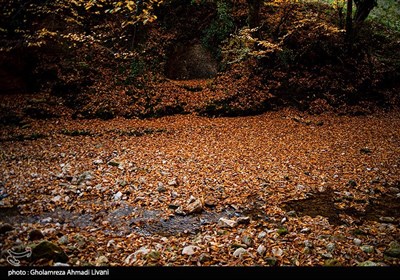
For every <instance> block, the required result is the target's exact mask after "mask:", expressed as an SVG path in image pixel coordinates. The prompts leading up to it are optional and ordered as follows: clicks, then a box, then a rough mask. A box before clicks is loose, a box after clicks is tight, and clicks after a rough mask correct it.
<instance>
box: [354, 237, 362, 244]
mask: <svg viewBox="0 0 400 280" xmlns="http://www.w3.org/2000/svg"><path fill="white" fill-rule="evenodd" d="M353 243H354V244H355V245H356V246H360V245H361V243H362V241H361V239H358V238H354V239H353Z"/></svg>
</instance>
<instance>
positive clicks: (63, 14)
mask: <svg viewBox="0 0 400 280" xmlns="http://www.w3.org/2000/svg"><path fill="white" fill-rule="evenodd" d="M348 4H349V2H346V1H333V2H315V1H293V0H279V1H244V0H240V1H226V0H212V1H207V0H203V1H196V0H172V1H144V2H143V1H138V2H137V3H136V2H134V1H60V0H58V1H43V0H34V1H19V0H12V1H2V3H1V7H0V8H1V11H3V12H2V13H3V15H2V17H1V19H0V26H1V28H0V41H1V48H0V83H1V85H2V86H1V88H0V91H1V94H2V96H3V99H4V101H3V102H2V106H3V108H7V110H2V113H1V115H2V116H1V120H2V122H5V123H7V122H16V123H18V122H19V121H21V120H22V119H23V118H24V116H29V117H33V118H51V117H56V116H60V115H63V114H68V115H70V116H72V117H74V118H101V119H110V118H113V117H115V116H123V117H126V118H132V117H139V118H146V117H159V116H164V115H171V114H176V113H183V114H185V113H197V114H201V115H207V116H237V115H251V114H257V113H261V112H264V111H267V110H275V109H277V108H281V107H287V106H294V107H296V108H299V109H300V110H307V111H309V112H311V113H321V112H324V111H335V112H338V113H344V114H365V113H370V112H372V111H374V110H375V109H376V108H377V107H378V108H384V109H389V108H394V107H398V105H399V97H398V90H399V73H400V71H399V66H400V59H399V55H398V53H399V50H400V48H399V45H400V41H399V30H400V27H399V17H398V15H399V3H398V1H394V0H386V1H383V0H382V1H380V2H379V3H378V2H375V1H371V0H358V1H355V3H352V6H351V7H353V10H352V14H349V13H347V11H348V7H349V6H348ZM366 15H367V16H368V17H367V16H366ZM349 16H351V17H349ZM346 17H347V18H346ZM349 24H350V25H349ZM21 93H31V94H32V93H34V94H35V95H34V97H32V96H31V95H25V96H24V95H22V96H21ZM10 96H12V98H11V97H10ZM16 99H18V102H14V101H15V100H16ZM13 100H14V101H13Z"/></svg>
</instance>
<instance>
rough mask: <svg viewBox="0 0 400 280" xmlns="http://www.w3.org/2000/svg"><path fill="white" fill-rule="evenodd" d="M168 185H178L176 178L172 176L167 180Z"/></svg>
mask: <svg viewBox="0 0 400 280" xmlns="http://www.w3.org/2000/svg"><path fill="white" fill-rule="evenodd" d="M168 185H169V186H171V187H176V186H178V181H177V180H176V178H173V179H171V180H169V181H168Z"/></svg>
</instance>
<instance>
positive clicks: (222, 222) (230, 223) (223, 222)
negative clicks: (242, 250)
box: [218, 218, 237, 228]
mask: <svg viewBox="0 0 400 280" xmlns="http://www.w3.org/2000/svg"><path fill="white" fill-rule="evenodd" d="M218 226H219V227H220V228H234V227H236V226H237V221H234V220H229V219H226V218H220V219H219V220H218Z"/></svg>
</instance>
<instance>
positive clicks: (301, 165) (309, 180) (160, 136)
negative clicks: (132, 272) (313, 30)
mask: <svg viewBox="0 0 400 280" xmlns="http://www.w3.org/2000/svg"><path fill="white" fill-rule="evenodd" d="M399 165H400V114H399V112H398V111H389V112H379V111H376V112H374V113H373V114H370V115H361V116H338V115H335V114H332V113H324V114H320V115H309V114H306V113H303V112H300V111H296V110H292V109H282V110H279V111H271V112H266V113H264V114H261V115H257V116H249V117H234V118H206V117H200V116H197V115H175V116H167V117H162V118H156V119H146V120H135V119H123V118H119V117H117V118H114V119H112V120H97V119H93V120H71V118H66V117H59V118H53V119H47V120H33V119H32V120H28V121H25V122H24V123H23V124H21V125H19V126H11V125H2V126H1V130H0V169H1V173H0V184H1V185H0V194H1V197H2V200H0V203H1V205H0V208H1V211H0V243H1V247H2V253H1V258H0V265H1V266H8V265H10V264H11V263H10V258H8V257H10V252H9V251H7V250H8V249H12V250H14V252H19V253H23V252H24V251H26V248H27V247H29V248H31V249H32V256H31V257H30V258H28V257H27V256H26V255H25V257H20V258H18V259H17V258H16V257H15V258H14V261H15V260H18V261H20V262H21V264H22V265H38V266H42V265H55V264H57V265H60V263H67V264H69V265H71V266H85V265H100V266H107V265H109V266H148V265H158V266H182V265H190V266H197V265H201V266H214V265H216V266H255V265H261V266H273V265H276V266H285V265H290V266H292V265H293V266H321V265H341V266H357V265H388V266H398V265H399V264H400V258H399V257H400V249H399V247H400V245H399V242H400V168H399ZM44 241H47V242H44ZM38 244H41V245H38ZM64 253H65V254H64Z"/></svg>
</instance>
